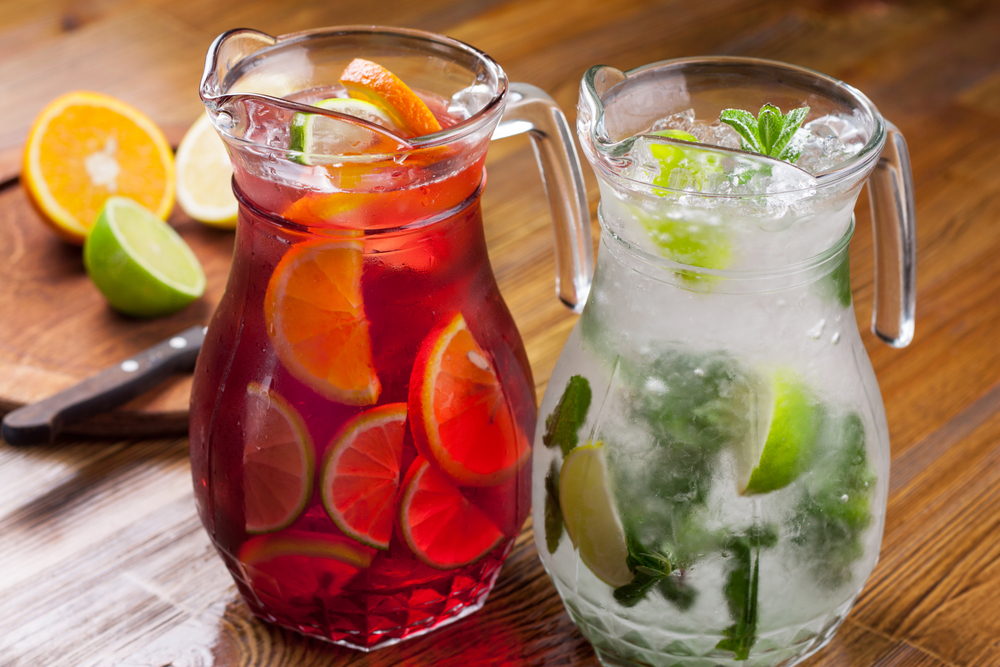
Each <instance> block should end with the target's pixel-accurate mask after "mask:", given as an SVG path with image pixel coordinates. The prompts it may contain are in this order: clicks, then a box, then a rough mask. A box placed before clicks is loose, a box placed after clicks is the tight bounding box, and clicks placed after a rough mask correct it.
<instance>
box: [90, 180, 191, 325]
mask: <svg viewBox="0 0 1000 667" xmlns="http://www.w3.org/2000/svg"><path fill="white" fill-rule="evenodd" d="M83 263H84V266H86V268H87V273H88V274H89V275H90V278H91V280H93V281H94V284H95V285H97V288H98V289H99V290H100V291H101V293H102V294H104V297H105V298H106V299H107V300H108V302H109V303H110V304H111V307H112V308H114V309H115V310H118V311H121V312H123V313H125V314H127V315H134V316H136V317H159V316H161V315H169V314H170V313H173V312H176V311H178V310H180V309H181V308H183V307H184V306H186V305H188V304H189V303H191V302H192V301H194V300H195V299H197V298H198V297H200V296H201V295H202V294H203V293H204V292H205V273H204V272H203V271H202V269H201V264H199V263H198V258H197V257H195V255H194V253H193V252H191V249H190V248H189V247H188V245H187V244H186V243H184V240H183V239H182V238H181V237H180V236H179V235H178V234H177V232H175V231H174V229H173V227H171V226H170V225H168V224H167V223H165V222H163V221H162V220H160V219H159V218H157V217H156V216H155V215H153V214H152V213H150V212H149V211H148V210H146V209H145V208H143V207H142V206H140V205H139V204H137V203H136V202H134V201H133V200H131V199H128V198H126V197H109V198H108V201H107V202H106V203H105V204H104V208H103V209H102V210H101V212H100V214H99V215H98V216H97V221H96V222H95V223H94V227H93V229H91V231H90V234H89V235H88V236H87V241H86V243H84V246H83Z"/></svg>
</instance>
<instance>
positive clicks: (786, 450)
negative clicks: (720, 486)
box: [737, 369, 819, 495]
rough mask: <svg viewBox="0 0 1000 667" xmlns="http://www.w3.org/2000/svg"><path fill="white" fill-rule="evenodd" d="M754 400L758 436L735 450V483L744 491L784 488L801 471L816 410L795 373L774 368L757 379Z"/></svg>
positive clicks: (813, 438) (816, 425) (815, 423)
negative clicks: (767, 374) (763, 436)
mask: <svg viewBox="0 0 1000 667" xmlns="http://www.w3.org/2000/svg"><path fill="white" fill-rule="evenodd" d="M761 384H762V388H761V391H760V393H759V395H758V404H757V427H758V428H757V429H756V432H757V433H758V434H763V433H766V434H767V437H766V438H765V439H763V446H761V445H760V444H759V443H760V441H761V438H760V437H754V436H753V434H750V437H748V438H747V440H746V446H745V447H744V448H743V450H742V451H740V452H739V453H738V465H739V473H738V480H737V483H738V486H739V492H740V493H741V494H743V495H751V494H756V493H768V492H770V491H776V490H777V489H781V488H784V487H786V486H788V485H789V484H791V483H792V482H793V481H795V479H796V478H797V477H798V476H799V475H800V474H802V472H803V470H804V469H805V467H806V464H807V463H808V461H809V457H810V455H811V454H812V450H813V445H814V444H815V442H816V437H817V434H818V430H819V408H818V406H817V404H816V401H815V399H814V398H813V397H812V395H811V393H810V391H809V389H808V387H806V385H805V384H804V383H803V382H802V381H801V380H800V379H799V378H798V377H797V376H796V375H795V373H794V372H792V371H790V370H787V369H781V370H777V371H773V372H771V373H770V374H769V377H768V378H767V379H766V380H764V381H763V382H762V383H761Z"/></svg>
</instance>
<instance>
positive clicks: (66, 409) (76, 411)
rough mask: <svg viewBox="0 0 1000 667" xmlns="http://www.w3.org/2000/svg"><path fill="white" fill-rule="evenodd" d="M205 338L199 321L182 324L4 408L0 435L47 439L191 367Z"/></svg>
mask: <svg viewBox="0 0 1000 667" xmlns="http://www.w3.org/2000/svg"><path fill="white" fill-rule="evenodd" d="M204 340H205V328H204V327H203V326H201V325H198V326H194V327H191V328H190V329H186V330H184V331H182V332H181V333H179V334H177V335H176V336H173V337H171V338H170V339H168V340H165V341H162V342H160V343H157V344H156V345H154V346H153V347H151V348H149V349H146V350H143V351H142V352H140V353H139V354H136V355H134V356H131V357H129V358H128V359H126V360H125V361H123V362H121V363H119V364H115V365H114V366H111V367H109V368H105V369H104V370H103V371H101V372H99V373H97V374H96V375H93V376H91V377H89V378H87V379H86V380H83V381H82V382H80V383H78V384H75V385H73V386H72V387H69V388H68V389H64V390H63V391H61V392H59V393H58V394H55V395H53V396H50V397H48V398H46V399H44V400H42V401H39V402H38V403H31V404H29V405H25V406H22V407H20V408H18V409H16V410H14V411H13V412H10V413H8V414H7V416H5V417H4V418H3V423H2V425H0V435H2V436H3V439H4V440H5V441H6V442H7V443H8V444H11V445H40V444H45V443H50V442H52V441H54V440H55V438H56V435H58V434H59V431H60V430H62V428H63V427H64V426H66V425H67V424H72V423H74V422H78V421H81V420H84V419H86V418H88V417H92V416H94V415H97V414H101V413H103V412H107V411H109V410H111V409H113V408H116V407H118V406H119V405H121V404H122V403H125V402H126V401H128V400H130V399H132V398H135V397H136V396H139V395H140V394H143V393H145V392H147V391H149V390H150V389H152V388H153V387H155V386H156V385H158V384H160V383H161V382H163V381H164V380H166V379H167V378H168V377H170V376H171V375H173V374H174V373H177V372H180V371H185V370H191V369H193V368H194V363H195V360H196V359H197V358H198V351H199V350H200V349H201V344H202V342H203V341H204Z"/></svg>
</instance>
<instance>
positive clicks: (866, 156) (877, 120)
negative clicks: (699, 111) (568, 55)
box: [577, 56, 888, 199]
mask: <svg viewBox="0 0 1000 667" xmlns="http://www.w3.org/2000/svg"><path fill="white" fill-rule="evenodd" d="M699 63H704V64H719V65H727V64H729V65H755V66H763V67H769V68H774V69H781V70H787V71H792V72H797V73H799V74H805V75H808V76H810V77H815V78H817V79H820V80H822V81H825V82H827V83H829V84H832V85H833V86H834V87H836V88H839V89H841V90H843V91H845V92H846V93H847V94H848V95H849V96H850V97H851V98H853V99H854V100H855V101H856V102H857V103H858V104H859V106H860V107H862V108H863V109H864V110H865V111H866V112H867V113H868V114H869V115H870V116H871V118H872V120H873V121H874V125H875V127H874V129H873V131H872V134H871V136H870V137H869V138H868V141H867V142H866V143H865V145H864V146H863V147H862V148H861V149H860V150H859V151H858V152H857V153H855V154H854V155H853V156H851V157H850V158H849V159H848V160H846V161H845V162H843V163H842V164H841V165H840V166H838V167H837V168H836V169H834V170H832V171H828V172H824V173H821V174H819V175H818V176H813V175H812V174H809V175H810V176H812V178H813V179H814V180H815V181H816V182H815V184H810V185H808V186H805V187H798V188H790V189H788V190H780V191H774V192H767V193H758V194H742V193H741V194H724V193H706V192H693V191H690V190H681V189H676V188H670V187H666V186H659V185H654V184H652V183H646V182H644V181H640V180H637V179H634V178H630V177H628V176H624V175H622V174H620V173H618V172H616V171H614V170H612V169H611V168H609V166H608V165H607V164H605V162H604V160H603V159H601V158H602V157H607V156H606V154H605V153H604V151H601V150H600V149H599V148H598V147H597V144H598V142H597V127H598V126H599V125H600V124H601V121H602V119H603V116H604V103H603V100H602V99H601V96H600V95H599V94H598V93H597V90H596V87H595V83H594V76H595V74H596V73H597V72H599V71H600V70H602V69H604V68H605V67H608V65H594V66H593V67H590V68H589V69H588V70H587V71H586V72H585V73H584V75H583V79H582V81H581V90H586V92H587V95H589V96H590V98H591V99H592V100H593V101H594V102H595V103H596V107H597V110H598V114H597V115H596V117H595V118H594V119H593V120H592V121H591V125H590V127H589V128H588V130H587V132H586V133H584V132H581V131H580V128H578V130H577V133H578V134H579V135H580V140H581V141H580V143H581V144H582V145H583V148H584V153H585V154H586V155H587V157H588V161H589V162H590V164H591V166H592V167H593V168H595V170H596V169H600V171H601V174H602V175H606V176H608V177H610V178H611V179H612V180H613V181H615V182H620V183H627V184H629V185H630V186H633V185H634V186H638V187H639V188H641V189H644V190H646V189H648V190H653V191H658V192H669V193H676V194H682V195H691V196H696V197H705V198H722V199H742V198H747V197H770V196H774V195H787V194H792V193H797V192H808V191H810V190H818V189H825V188H827V187H831V186H834V185H837V184H840V183H842V182H843V181H845V180H849V179H850V178H853V177H856V176H857V175H858V174H859V173H862V174H864V173H866V172H870V171H871V169H872V168H873V167H874V163H875V162H876V161H877V160H878V158H879V156H880V155H881V153H882V148H883V147H884V146H885V142H886V138H887V123H888V121H886V119H885V117H884V116H882V114H881V112H880V111H879V110H878V108H877V107H876V106H875V104H874V103H873V102H872V101H871V100H870V99H868V97H867V96H866V95H865V94H864V93H862V92H861V91H860V90H858V89H857V88H855V87H854V86H852V85H850V84H848V83H845V82H844V81H841V80H840V79H838V78H836V77H834V76H830V75H829V74H824V73H823V72H819V71H816V70H814V69H811V68H809V67H804V66H802V65H794V64H791V63H786V62H782V61H780V60H769V59H766V58H753V57H746V56H687V57H683V58H671V59H667V60H660V61H657V62H653V63H648V64H646V65H640V66H638V67H634V68H632V69H629V70H626V71H625V72H624V74H625V77H626V81H627V79H628V77H630V76H632V75H634V74H638V73H640V72H644V71H647V70H650V69H654V68H659V67H664V66H668V65H669V66H683V65H694V64H699ZM622 83H623V82H619V83H617V84H615V85H614V86H612V88H611V89H613V88H614V87H617V86H619V85H622ZM611 89H609V90H611ZM623 141H624V140H623ZM709 145H711V144H709ZM722 150H724V151H731V152H734V153H744V154H746V155H749V156H753V157H754V158H761V157H763V158H764V159H765V160H772V159H774V158H769V157H768V156H761V155H759V154H756V153H750V152H747V151H742V150H737V149H727V148H722ZM792 166H793V167H794V165H792ZM796 168H798V169H801V167H796ZM802 171H803V173H809V172H806V171H805V170H804V169H803V170H802Z"/></svg>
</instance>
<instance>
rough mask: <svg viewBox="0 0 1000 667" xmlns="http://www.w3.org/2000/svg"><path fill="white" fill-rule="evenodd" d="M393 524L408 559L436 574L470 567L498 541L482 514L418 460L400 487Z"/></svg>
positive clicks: (500, 537) (498, 533)
mask: <svg viewBox="0 0 1000 667" xmlns="http://www.w3.org/2000/svg"><path fill="white" fill-rule="evenodd" d="M399 522H400V527H401V528H402V533H403V539H404V540H405V541H406V544H407V546H409V547H410V550H411V551H413V553H414V555H416V557H417V558H419V559H420V560H421V561H422V562H424V563H426V564H428V565H430V566H431V567H434V568H437V569H441V570H447V569H452V568H456V567H461V566H462V565H469V564H470V563H474V562H476V561H477V560H479V559H480V558H482V557H483V556H485V555H486V554H488V553H489V552H490V551H492V550H493V549H495V548H496V546H497V545H498V544H500V542H501V540H503V537H504V535H503V532H502V531H501V530H500V529H499V528H497V527H496V526H495V525H494V524H493V522H492V521H490V520H489V518H487V516H486V515H485V514H483V512H482V510H480V509H479V508H478V507H476V506H475V505H473V504H472V503H471V502H469V500H468V499H467V498H466V497H465V496H463V495H462V493H461V492H460V491H459V490H458V489H457V488H455V485H454V484H452V482H451V480H449V479H448V478H447V477H445V476H444V475H443V474H441V472H440V471H439V470H438V469H437V468H435V467H434V466H433V465H432V464H431V462H430V461H428V460H427V459H425V458H423V457H422V456H418V457H417V458H416V459H415V460H414V461H413V463H412V464H411V465H410V469H409V470H408V471H407V473H406V479H405V480H404V481H403V498H402V500H401V501H400V504H399Z"/></svg>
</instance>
